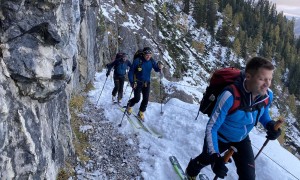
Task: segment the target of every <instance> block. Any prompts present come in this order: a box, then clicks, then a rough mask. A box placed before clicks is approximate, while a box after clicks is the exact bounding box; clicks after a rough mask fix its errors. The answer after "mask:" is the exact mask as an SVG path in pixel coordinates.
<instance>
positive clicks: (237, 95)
mask: <svg viewBox="0 0 300 180" xmlns="http://www.w3.org/2000/svg"><path fill="white" fill-rule="evenodd" d="M229 87H230V88H231V90H232V91H231V92H232V95H233V98H234V100H233V105H232V106H231V108H230V109H229V110H228V114H232V113H233V112H234V111H236V110H237V109H238V108H239V107H240V105H241V94H240V91H239V90H238V89H237V87H236V86H235V85H234V84H230V85H229Z"/></svg>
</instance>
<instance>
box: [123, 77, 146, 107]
mask: <svg viewBox="0 0 300 180" xmlns="http://www.w3.org/2000/svg"><path fill="white" fill-rule="evenodd" d="M141 93H142V95H143V100H142V102H141V105H140V111H142V112H145V111H146V108H147V105H148V101H149V94H150V82H141V81H138V82H137V86H136V88H135V89H134V97H133V98H132V99H130V100H129V102H128V106H129V107H132V106H134V105H135V104H136V103H138V102H139V101H140V99H141Z"/></svg>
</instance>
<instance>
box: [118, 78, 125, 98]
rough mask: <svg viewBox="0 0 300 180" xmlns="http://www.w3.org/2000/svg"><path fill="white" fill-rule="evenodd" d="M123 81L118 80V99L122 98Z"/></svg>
mask: <svg viewBox="0 0 300 180" xmlns="http://www.w3.org/2000/svg"><path fill="white" fill-rule="evenodd" d="M124 79H125V77H120V78H119V89H118V99H122V98H123V88H124Z"/></svg>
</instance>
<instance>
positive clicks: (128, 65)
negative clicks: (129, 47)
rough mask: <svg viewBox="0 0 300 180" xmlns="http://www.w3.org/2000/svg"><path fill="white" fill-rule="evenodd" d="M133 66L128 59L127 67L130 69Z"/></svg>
mask: <svg viewBox="0 0 300 180" xmlns="http://www.w3.org/2000/svg"><path fill="white" fill-rule="evenodd" d="M131 66H132V64H131V62H130V61H129V60H127V68H128V69H130V67H131Z"/></svg>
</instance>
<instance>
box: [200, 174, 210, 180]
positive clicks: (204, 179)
mask: <svg viewBox="0 0 300 180" xmlns="http://www.w3.org/2000/svg"><path fill="white" fill-rule="evenodd" d="M199 180H209V178H208V177H207V176H206V175H205V174H199Z"/></svg>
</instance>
